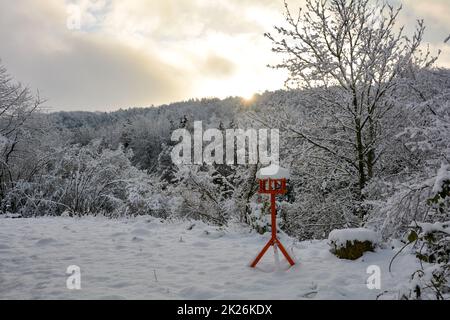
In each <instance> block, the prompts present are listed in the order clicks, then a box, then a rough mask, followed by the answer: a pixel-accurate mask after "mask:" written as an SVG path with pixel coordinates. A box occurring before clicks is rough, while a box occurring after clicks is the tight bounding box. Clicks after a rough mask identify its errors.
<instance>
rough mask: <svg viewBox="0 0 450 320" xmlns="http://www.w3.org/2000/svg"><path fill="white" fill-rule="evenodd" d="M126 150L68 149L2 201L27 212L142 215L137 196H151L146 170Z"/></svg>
mask: <svg viewBox="0 0 450 320" xmlns="http://www.w3.org/2000/svg"><path fill="white" fill-rule="evenodd" d="M131 156H132V154H131V153H130V152H128V153H125V152H124V150H123V148H118V149H117V150H109V149H102V148H101V146H100V144H99V143H98V142H93V143H90V144H89V145H87V146H80V145H74V146H70V147H66V148H63V149H61V150H59V151H58V152H56V153H55V154H52V155H49V157H51V158H50V159H49V160H48V162H47V165H46V166H45V167H44V168H42V169H41V170H40V172H39V173H38V174H36V175H35V176H34V177H33V179H31V180H29V181H24V180H19V181H18V182H16V183H15V185H14V187H13V188H12V189H11V190H10V191H9V192H8V193H7V194H6V196H5V197H4V199H3V200H2V203H1V205H2V207H3V210H5V211H6V210H9V209H10V208H14V211H15V212H18V213H20V214H22V216H36V215H61V214H62V213H63V212H66V213H68V214H70V215H89V214H106V215H110V216H118V215H123V214H137V213H140V214H143V213H147V212H146V211H142V210H141V211H136V210H135V209H136V205H137V203H138V199H137V195H138V194H142V193H145V194H149V191H148V190H147V189H149V187H148V186H147V185H146V181H145V173H144V172H141V171H140V170H138V169H137V168H135V167H133V166H132V165H131V162H130V158H131Z"/></svg>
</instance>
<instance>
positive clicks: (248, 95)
mask: <svg viewBox="0 0 450 320" xmlns="http://www.w3.org/2000/svg"><path fill="white" fill-rule="evenodd" d="M241 97H242V99H243V100H244V101H245V102H252V101H253V99H254V98H255V93H254V92H246V93H242V94H241Z"/></svg>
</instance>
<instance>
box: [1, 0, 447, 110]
mask: <svg viewBox="0 0 450 320" xmlns="http://www.w3.org/2000/svg"><path fill="white" fill-rule="evenodd" d="M393 1H394V2H395V3H397V4H398V3H400V2H401V3H402V4H403V6H404V12H403V14H402V17H401V19H402V21H401V22H402V23H403V24H405V25H413V23H414V21H415V20H416V18H418V17H420V18H424V19H425V21H426V24H427V26H428V29H427V33H426V39H425V40H426V42H427V43H429V44H430V46H431V48H432V49H437V48H440V49H443V53H442V55H441V59H440V61H439V64H440V65H441V66H446V67H450V41H449V42H448V43H447V44H446V45H445V44H444V43H443V41H444V39H445V38H446V37H447V36H448V35H449V34H450V19H448V16H449V14H450V1H449V0H427V1H422V0H420V1H419V0H393ZM289 2H290V3H292V5H296V4H297V5H301V4H302V0H290V1H289ZM391 2H392V1H391ZM282 9H283V1H282V0H126V1H123V0H72V1H68V0H67V1H65V0H15V1H10V0H0V59H1V60H2V63H3V64H4V65H5V66H6V67H7V68H8V70H9V72H10V73H11V74H13V75H14V76H15V77H16V78H17V79H20V80H21V81H22V82H23V83H24V84H27V85H29V86H30V87H32V88H33V89H39V91H40V93H41V96H43V97H45V98H46V99H48V103H47V104H48V106H49V107H51V108H53V109H54V110H90V111H105V110H115V109H119V108H121V107H124V108H126V107H134V106H136V107H139V106H149V105H158V104H162V103H168V102H173V101H178V100H185V99H189V98H194V97H211V96H218V97H226V96H229V95H239V96H244V97H249V96H251V95H252V94H253V93H255V92H261V91H264V90H275V89H279V88H282V87H283V82H284V79H285V77H286V74H285V73H284V72H281V71H276V70H272V69H269V68H267V67H266V65H267V64H270V63H274V62H275V61H276V59H277V57H276V56H274V55H273V54H272V53H271V51H270V42H269V41H268V40H267V39H265V38H264V37H263V33H264V32H266V31H270V30H271V28H272V26H273V25H274V24H279V22H281V21H282ZM78 18H80V19H78Z"/></svg>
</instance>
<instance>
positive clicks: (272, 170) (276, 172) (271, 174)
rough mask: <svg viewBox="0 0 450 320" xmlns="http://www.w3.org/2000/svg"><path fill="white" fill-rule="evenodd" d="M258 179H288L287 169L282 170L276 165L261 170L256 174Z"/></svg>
mask: <svg viewBox="0 0 450 320" xmlns="http://www.w3.org/2000/svg"><path fill="white" fill-rule="evenodd" d="M256 178H258V179H289V178H290V173H289V170H288V169H285V168H282V167H280V166H278V165H276V164H271V165H270V166H268V167H265V168H262V169H261V170H259V171H258V173H257V174H256Z"/></svg>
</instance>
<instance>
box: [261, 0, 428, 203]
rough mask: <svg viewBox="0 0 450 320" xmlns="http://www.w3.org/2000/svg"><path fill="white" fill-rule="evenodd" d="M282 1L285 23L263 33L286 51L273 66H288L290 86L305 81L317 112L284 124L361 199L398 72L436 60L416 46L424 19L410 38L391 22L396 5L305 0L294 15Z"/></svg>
mask: <svg viewBox="0 0 450 320" xmlns="http://www.w3.org/2000/svg"><path fill="white" fill-rule="evenodd" d="M285 7H286V14H285V17H286V25H285V26H278V27H275V31H276V34H275V35H272V34H270V33H268V34H266V36H267V37H268V38H269V39H270V40H271V41H272V42H273V51H275V52H277V53H280V54H282V55H283V56H284V59H283V62H282V63H280V64H279V65H277V66H276V67H278V68H283V69H287V70H288V71H289V74H290V76H289V78H288V80H287V85H288V86H289V87H300V88H303V89H305V90H304V93H305V95H308V96H309V98H310V101H311V103H312V104H313V105H315V106H316V107H317V109H318V110H317V114H318V116H319V117H320V118H321V120H322V125H321V126H319V127H317V125H315V126H308V125H306V126H305V127H296V126H287V129H288V130H290V131H291V132H293V133H295V134H296V135H297V136H298V137H300V138H301V139H303V140H304V141H307V142H308V143H309V144H310V145H312V146H313V147H314V148H318V149H320V150H321V152H323V153H324V154H326V155H327V156H328V157H330V159H333V160H332V161H333V163H336V164H337V166H340V167H341V168H342V169H343V170H345V171H346V172H348V173H349V174H350V175H351V176H352V177H355V181H357V185H358V188H357V190H358V194H359V197H360V198H361V199H362V198H363V193H362V190H363V189H364V187H365V186H366V184H367V182H368V181H369V180H370V179H371V178H373V177H374V176H375V175H376V165H377V163H378V161H379V159H380V157H381V156H382V155H383V144H382V141H385V139H386V132H385V130H384V129H385V128H384V123H383V120H384V119H385V118H386V117H387V116H388V115H389V112H390V111H391V110H392V108H393V105H394V103H393V100H394V98H393V96H394V95H395V90H396V88H397V86H398V85H399V83H400V81H401V78H402V76H403V75H405V74H406V73H409V72H410V71H412V70H414V69H416V68H415V67H417V66H421V67H427V66H430V65H431V64H432V63H433V62H434V61H435V58H434V57H431V56H430V54H429V52H422V51H421V43H422V38H423V33H424V30H425V27H424V24H423V21H418V24H417V27H416V31H415V33H414V35H413V36H412V37H411V38H410V37H407V36H405V35H404V33H403V27H398V26H397V23H396V21H397V18H398V15H399V13H400V11H401V7H400V8H394V7H393V6H391V5H389V4H382V5H380V6H376V7H375V6H373V5H372V4H371V1H370V0H307V1H306V10H304V11H303V10H302V9H300V10H299V13H298V15H296V16H294V15H293V14H292V13H291V10H290V9H289V7H288V5H287V4H286V3H285ZM413 66H414V67H413Z"/></svg>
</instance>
